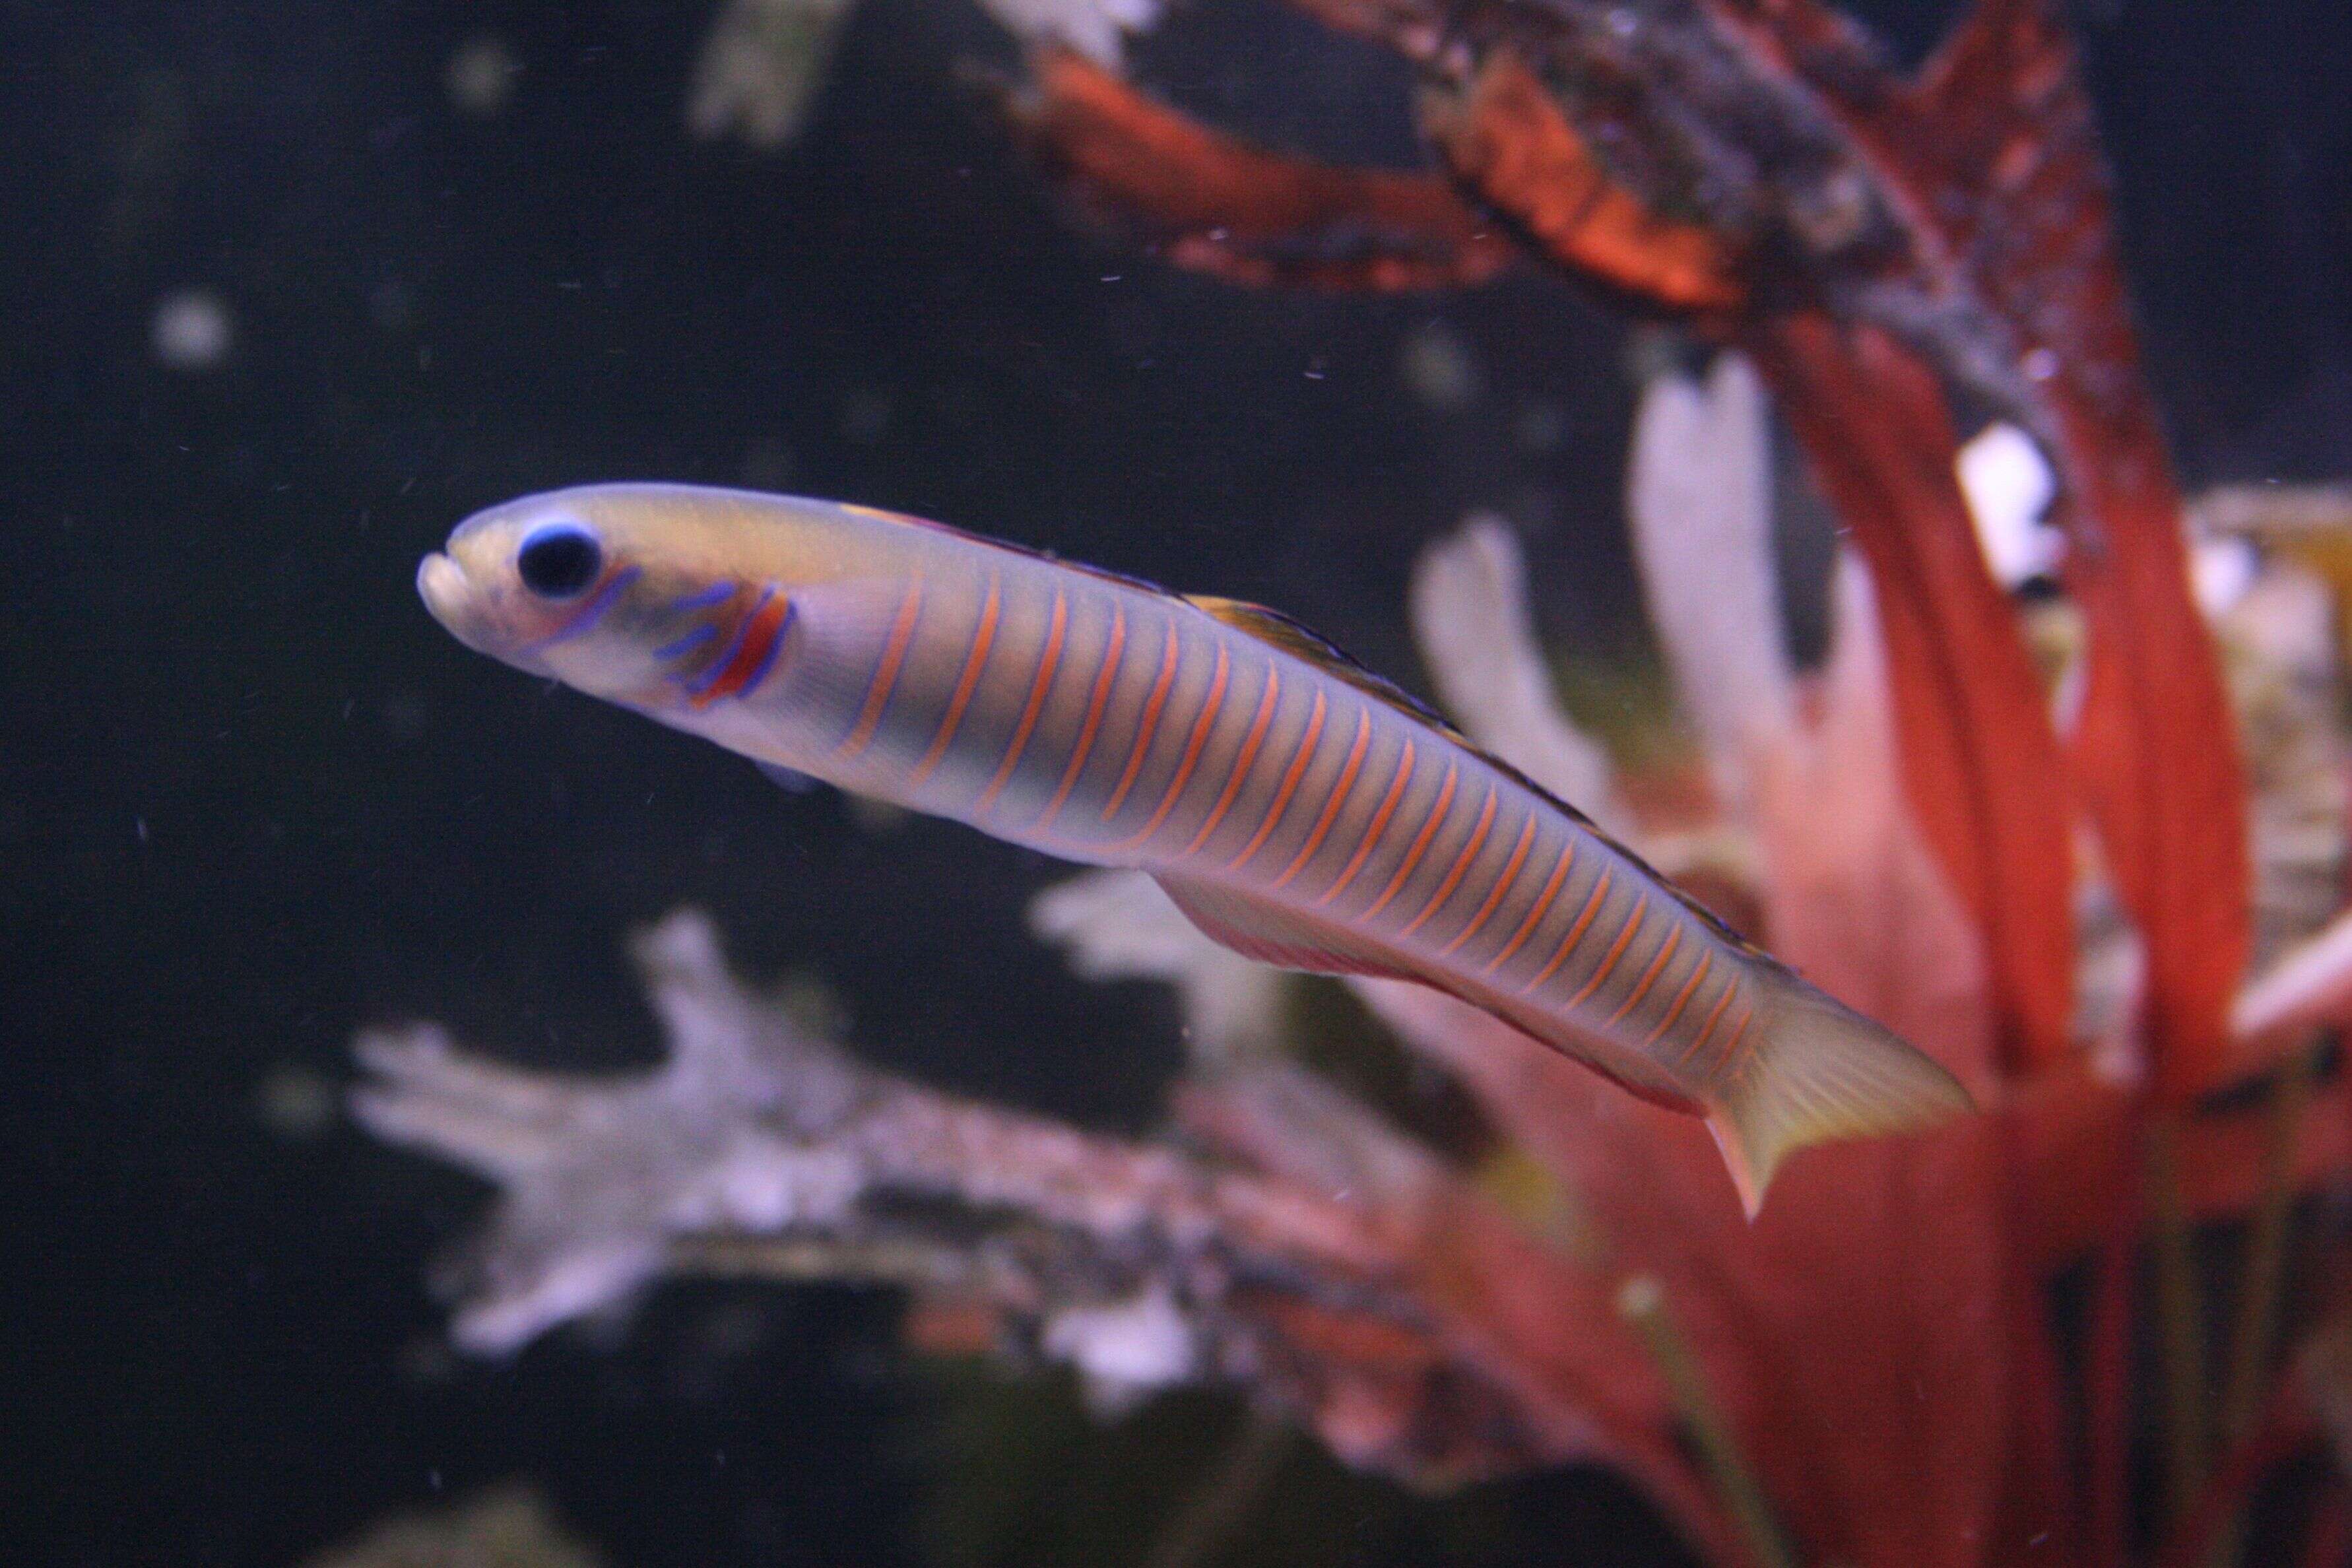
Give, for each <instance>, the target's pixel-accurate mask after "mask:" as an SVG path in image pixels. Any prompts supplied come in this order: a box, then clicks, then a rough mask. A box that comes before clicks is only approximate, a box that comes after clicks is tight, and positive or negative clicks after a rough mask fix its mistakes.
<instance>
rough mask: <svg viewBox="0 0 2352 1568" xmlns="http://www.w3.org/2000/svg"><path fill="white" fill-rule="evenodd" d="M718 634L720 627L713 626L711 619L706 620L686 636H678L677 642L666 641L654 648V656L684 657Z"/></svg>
mask: <svg viewBox="0 0 2352 1568" xmlns="http://www.w3.org/2000/svg"><path fill="white" fill-rule="evenodd" d="M718 635H719V628H718V627H717V626H712V625H711V624H710V623H709V621H705V622H703V623H702V624H701V625H700V626H697V627H695V628H694V629H693V630H692V631H690V632H688V633H687V634H686V635H685V636H684V637H680V638H678V639H677V641H676V642H673V643H665V644H663V645H662V646H661V647H657V648H656V649H654V657H655V658H684V657H685V656H686V655H688V654H689V653H692V652H693V651H694V650H695V649H696V648H698V647H701V646H702V645H703V644H704V643H707V642H709V640H710V639H711V638H712V637H717V636H718Z"/></svg>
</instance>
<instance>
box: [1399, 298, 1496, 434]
mask: <svg viewBox="0 0 2352 1568" xmlns="http://www.w3.org/2000/svg"><path fill="white" fill-rule="evenodd" d="M1397 374H1400V375H1402V377H1403V378H1404V384H1405V385H1407V386H1408V387H1411V388H1412V394H1413V395H1414V396H1416V397H1418V398H1420V399H1421V400H1422V401H1423V403H1425V404H1427V405H1429V406H1430V407H1432V408H1434V409H1437V410H1438V411H1440V412H1441V413H1445V414H1456V413H1459V412H1461V411H1462V410H1463V409H1465V408H1467V407H1469V406H1470V405H1471V404H1473V403H1475V402H1476V401H1477V398H1478V380H1479V377H1478V362H1477V361H1476V360H1475V358H1473V357H1472V355H1471V353H1470V344H1469V342H1468V340H1467V339H1465V338H1464V337H1463V335H1462V334H1461V332H1460V331H1457V330H1456V329H1455V328H1454V326H1452V325H1451V324H1450V323H1448V322H1445V321H1423V322H1422V323H1421V325H1419V326H1417V327H1415V328H1413V329H1412V331H1410V332H1407V333H1406V334H1405V338H1404V343H1403V345H1402V347H1401V348H1400V349H1399V350H1398V353H1397Z"/></svg>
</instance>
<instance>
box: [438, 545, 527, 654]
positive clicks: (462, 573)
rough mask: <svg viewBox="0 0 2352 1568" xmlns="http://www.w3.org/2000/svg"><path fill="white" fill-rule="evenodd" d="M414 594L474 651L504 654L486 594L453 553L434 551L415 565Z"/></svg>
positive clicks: (493, 614)
mask: <svg viewBox="0 0 2352 1568" xmlns="http://www.w3.org/2000/svg"><path fill="white" fill-rule="evenodd" d="M416 594H417V596H418V597H419V598H421V599H423V600H424V601H425V609H426V610H428V611H430V612H431V613H432V616H433V618H434V619H435V620H436V621H438V622H440V623H441V626H442V629H443V630H445V631H446V632H447V633H448V634H449V635H450V636H451V637H456V638H457V640H458V641H459V642H461V643H464V644H465V645H466V646H467V647H470V648H472V649H473V650H474V651H475V652H477V653H487V654H489V655H491V656H492V657H493V658H505V657H507V655H506V653H505V651H504V649H503V647H501V646H499V645H501V644H503V643H505V642H509V641H511V640H512V639H511V638H506V637H500V636H499V628H498V626H497V620H498V617H497V616H496V614H495V613H494V608H493V606H492V605H490V604H489V602H488V596H487V595H484V593H483V592H482V590H481V589H480V588H479V587H478V586H477V585H476V584H475V583H474V580H473V578H472V577H471V576H470V575H469V574H467V571H466V568H465V567H464V566H463V565H462V564H461V563H458V562H457V560H456V559H455V558H454V557H452V556H448V555H445V554H443V553H442V552H439V551H435V552H433V553H432V554H430V555H427V556H426V557H425V559H424V560H423V561H422V562H420V563H417V567H416Z"/></svg>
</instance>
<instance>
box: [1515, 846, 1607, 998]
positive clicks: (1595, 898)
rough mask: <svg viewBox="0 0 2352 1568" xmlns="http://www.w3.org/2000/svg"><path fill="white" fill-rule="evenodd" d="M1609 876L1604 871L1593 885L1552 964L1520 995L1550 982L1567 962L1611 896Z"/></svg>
mask: <svg viewBox="0 0 2352 1568" xmlns="http://www.w3.org/2000/svg"><path fill="white" fill-rule="evenodd" d="M1609 875H1610V874H1609V873H1608V872H1607V871H1605V870H1604V871H1602V872H1601V879H1600V880H1599V881H1597V882H1595V883H1593V884H1592V893H1591V897H1589V898H1587V899H1586V900H1584V908H1582V909H1580V910H1578V911H1577V912H1576V923H1575V924H1574V925H1572V926H1570V927H1569V928H1568V934H1567V935H1566V936H1564V937H1562V938H1560V939H1559V949H1558V950H1557V951H1556V952H1553V953H1552V955H1551V962H1549V963H1546V964H1545V965H1544V966H1543V967H1542V968H1541V969H1539V970H1538V971H1537V972H1536V977H1535V978H1534V979H1533V980H1530V981H1528V983H1527V984H1525V985H1522V986H1520V987H1519V994H1520V995H1522V996H1524V995H1526V994H1528V992H1530V991H1532V990H1534V989H1535V988H1536V987H1537V986H1538V985H1541V984H1543V983H1544V982H1545V981H1547V980H1549V979H1550V978H1551V975H1552V971H1553V970H1555V969H1558V968H1559V966H1560V964H1561V963H1564V962H1565V961H1566V960H1567V958H1568V955H1569V953H1570V952H1571V951H1572V950H1573V949H1574V948H1575V946H1576V939H1577V938H1579V937H1580V936H1582V935H1583V934H1584V928H1585V927H1586V926H1589V925H1591V923H1592V916H1593V914H1594V912H1595V911H1596V910H1599V909H1600V908H1601V900H1603V899H1605V898H1607V897H1608V896H1609Z"/></svg>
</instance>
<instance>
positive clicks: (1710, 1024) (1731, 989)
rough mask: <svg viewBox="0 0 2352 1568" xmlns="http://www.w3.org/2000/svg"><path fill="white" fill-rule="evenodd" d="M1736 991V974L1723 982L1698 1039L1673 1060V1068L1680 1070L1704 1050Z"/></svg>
mask: <svg viewBox="0 0 2352 1568" xmlns="http://www.w3.org/2000/svg"><path fill="white" fill-rule="evenodd" d="M1738 989H1739V977H1738V975H1737V974H1735V975H1733V976H1732V977H1731V978H1730V979H1729V980H1727V981H1726V982H1724V985H1723V994H1722V995H1720V996H1718V997H1717V998H1716V999H1715V1005H1714V1006H1713V1007H1711V1008H1709V1009H1707V1015H1706V1025H1705V1026H1703V1027H1701V1028H1700V1030H1699V1032H1698V1038H1697V1039H1696V1040H1693V1041H1692V1042H1691V1043H1690V1044H1689V1045H1688V1046H1686V1047H1684V1048H1683V1051H1682V1053H1681V1054H1680V1055H1679V1056H1677V1057H1675V1068H1681V1067H1682V1066H1683V1065H1684V1064H1685V1063H1686V1062H1688V1061H1689V1060H1690V1059H1691V1058H1693V1057H1696V1056H1697V1055H1698V1054H1699V1052H1700V1051H1702V1050H1704V1049H1706V1042H1707V1040H1708V1039H1709V1038H1710V1037H1713V1035H1714V1034H1715V1026H1716V1025H1717V1024H1718V1023H1720V1022H1721V1021H1722V1019H1723V1010H1724V1009H1725V1008H1726V1007H1728V1006H1730V1005H1731V998H1732V995H1733V994H1734V993H1736V992H1737V991H1738Z"/></svg>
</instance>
